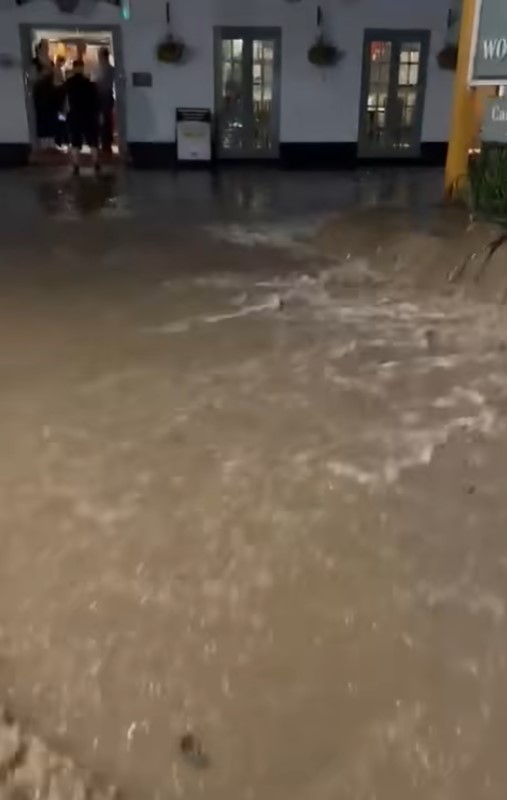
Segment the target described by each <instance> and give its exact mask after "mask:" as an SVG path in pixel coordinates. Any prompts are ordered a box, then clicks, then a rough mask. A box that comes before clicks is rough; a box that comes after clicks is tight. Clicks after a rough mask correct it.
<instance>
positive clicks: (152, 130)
mask: <svg viewBox="0 0 507 800" xmlns="http://www.w3.org/2000/svg"><path fill="white" fill-rule="evenodd" d="M131 6H132V17H131V20H130V21H127V22H123V21H122V20H121V18H120V13H119V10H118V9H117V8H115V7H113V6H109V5H108V4H106V3H103V2H95V0H81V5H80V8H79V11H78V13H74V14H71V15H69V14H62V13H60V12H58V10H57V9H56V6H55V5H54V3H53V2H52V0H32V1H31V2H30V3H28V4H27V5H25V6H22V7H20V8H19V7H17V6H15V4H14V0H0V54H10V55H12V56H14V57H16V58H17V59H18V63H17V65H16V66H15V67H14V68H12V69H2V68H0V97H1V98H2V115H1V116H0V142H26V141H28V127H27V121H26V109H25V100H24V89H23V82H22V71H21V65H20V63H19V55H20V46H19V24H20V23H22V22H24V23H30V24H33V25H39V24H40V25H51V26H58V25H73V26H76V27H79V25H80V24H81V25H82V24H86V23H88V24H90V23H92V24H95V25H104V26H105V27H107V26H108V25H112V24H121V25H122V31H123V49H124V57H125V68H126V72H127V84H128V94H127V131H128V138H129V140H130V141H152V142H167V141H173V140H174V115H175V109H176V107H177V106H180V105H181V106H205V107H213V104H214V79H213V27H214V26H215V25H245V26H246V25H255V26H260V27H262V26H279V27H281V28H282V99H281V140H282V141H283V142H320V141H321V142H342V141H343V142H351V141H356V139H357V129H358V117H359V93H360V86H361V68H362V44H363V36H364V29H365V28H422V29H429V30H431V32H432V37H431V54H430V59H429V71H428V86H427V96H426V108H425V114H424V123H423V141H428V142H433V141H445V140H446V139H447V135H448V125H449V108H450V99H451V91H452V77H453V76H452V73H451V74H448V73H445V72H442V71H441V70H440V69H438V66H437V64H436V54H437V53H438V51H439V49H440V48H441V47H442V45H443V43H444V41H445V35H446V22H447V13H448V7H449V6H448V4H447V3H446V2H443V0H424V2H422V0H321V6H322V8H323V11H324V18H325V22H326V28H327V30H328V32H329V34H330V36H331V37H332V38H333V39H334V40H335V41H336V42H337V44H338V45H339V46H340V47H341V48H342V49H344V50H346V53H347V55H346V58H345V59H344V60H343V61H342V62H341V64H340V66H339V67H338V68H337V69H331V70H319V69H316V68H315V67H313V66H312V65H311V64H309V63H308V61H307V50H308V47H309V46H310V44H311V43H312V40H313V38H314V36H315V35H316V32H317V31H316V8H317V3H316V0H300V2H298V3H289V2H287V0H172V2H171V10H172V23H173V27H174V29H175V32H176V33H177V34H179V35H181V36H183V38H184V39H185V41H186V42H187V44H188V45H189V47H190V48H191V58H190V59H189V60H188V63H186V64H185V65H182V66H167V65H162V64H159V63H157V61H156V59H155V48H156V45H157V43H158V41H159V40H160V39H161V38H162V36H163V35H164V33H165V30H166V23H165V2H164V0H131ZM133 71H147V72H152V74H153V87H152V88H150V89H139V88H133V87H132V86H131V81H130V77H131V73H132V72H133Z"/></svg>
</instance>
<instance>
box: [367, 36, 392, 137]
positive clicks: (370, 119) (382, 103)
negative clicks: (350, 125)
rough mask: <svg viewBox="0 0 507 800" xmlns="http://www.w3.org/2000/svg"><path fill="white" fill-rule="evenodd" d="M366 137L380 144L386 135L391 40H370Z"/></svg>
mask: <svg viewBox="0 0 507 800" xmlns="http://www.w3.org/2000/svg"><path fill="white" fill-rule="evenodd" d="M368 54H369V84H368V99H367V112H366V113H367V121H366V138H367V139H368V141H369V142H370V143H371V144H376V145H382V144H383V143H385V140H386V137H387V103H388V97H389V76H390V71H391V58H392V46H391V42H370V47H369V51H368Z"/></svg>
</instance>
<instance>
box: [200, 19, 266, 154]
mask: <svg viewBox="0 0 507 800" xmlns="http://www.w3.org/2000/svg"><path fill="white" fill-rule="evenodd" d="M280 42H281V34H280V30H279V29H256V28H243V29H231V28H220V29H218V30H217V32H216V56H215V75H216V106H215V107H216V122H217V139H218V154H219V156H220V157H222V158H276V157H277V156H278V151H279V91H280Z"/></svg>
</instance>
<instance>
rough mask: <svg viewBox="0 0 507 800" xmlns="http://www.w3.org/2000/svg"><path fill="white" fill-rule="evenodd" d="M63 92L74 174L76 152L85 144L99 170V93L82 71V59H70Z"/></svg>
mask: <svg viewBox="0 0 507 800" xmlns="http://www.w3.org/2000/svg"><path fill="white" fill-rule="evenodd" d="M65 94H66V97H67V103H68V109H69V114H68V128H69V134H70V144H71V148H72V151H71V152H72V164H73V167H74V174H75V175H78V174H79V155H80V153H81V150H82V147H83V145H84V144H87V145H88V147H89V148H90V150H91V152H92V157H93V164H94V167H95V171H96V172H98V171H99V170H100V164H99V151H98V144H99V115H100V105H99V97H98V92H97V87H96V86H95V84H94V83H92V81H91V80H90V79H89V78H87V77H86V75H85V74H84V62H83V60H82V59H77V60H76V61H74V63H73V72H72V76H71V77H70V78H68V80H67V81H66V82H65Z"/></svg>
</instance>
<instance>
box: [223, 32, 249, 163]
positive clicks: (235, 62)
mask: <svg viewBox="0 0 507 800" xmlns="http://www.w3.org/2000/svg"><path fill="white" fill-rule="evenodd" d="M243 49H244V42H243V39H224V40H223V41H222V109H221V131H220V136H221V145H222V148H223V149H224V150H242V149H243V146H244V113H243V96H244V92H243V80H244V76H243Z"/></svg>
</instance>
